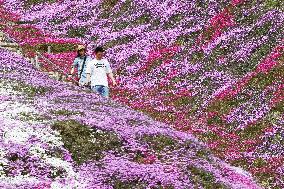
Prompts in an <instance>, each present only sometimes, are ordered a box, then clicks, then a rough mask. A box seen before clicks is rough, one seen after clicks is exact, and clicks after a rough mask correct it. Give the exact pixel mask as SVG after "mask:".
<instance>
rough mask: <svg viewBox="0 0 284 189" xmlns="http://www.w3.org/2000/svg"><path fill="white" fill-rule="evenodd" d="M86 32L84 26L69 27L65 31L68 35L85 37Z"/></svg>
mask: <svg viewBox="0 0 284 189" xmlns="http://www.w3.org/2000/svg"><path fill="white" fill-rule="evenodd" d="M86 32H87V28H86V27H81V28H80V27H79V28H70V29H69V30H68V32H67V36H68V37H82V38H84V37H85V34H86Z"/></svg>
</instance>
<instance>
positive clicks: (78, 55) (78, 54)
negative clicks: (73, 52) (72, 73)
mask: <svg viewBox="0 0 284 189" xmlns="http://www.w3.org/2000/svg"><path fill="white" fill-rule="evenodd" d="M81 50H84V51H85V52H86V49H81ZM81 50H78V51H77V56H76V58H78V57H80V53H79V51H81Z"/></svg>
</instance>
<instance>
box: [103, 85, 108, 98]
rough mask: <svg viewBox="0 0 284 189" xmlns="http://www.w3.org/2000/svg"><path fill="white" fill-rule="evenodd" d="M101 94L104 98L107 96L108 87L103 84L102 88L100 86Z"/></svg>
mask: <svg viewBox="0 0 284 189" xmlns="http://www.w3.org/2000/svg"><path fill="white" fill-rule="evenodd" d="M102 96H103V97H105V98H108V97H109V88H108V87H106V86H103V88H102Z"/></svg>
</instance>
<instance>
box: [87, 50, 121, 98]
mask: <svg viewBox="0 0 284 189" xmlns="http://www.w3.org/2000/svg"><path fill="white" fill-rule="evenodd" d="M95 55H96V58H95V59H93V60H92V61H90V62H89V63H88V66H87V70H86V74H87V79H86V81H87V83H89V82H91V89H92V91H94V92H97V93H99V94H100V95H102V96H103V97H106V98H108V97H109V86H108V77H109V78H110V79H111V81H112V84H113V85H114V86H116V85H117V83H116V81H115V79H114V76H113V73H112V69H111V67H110V64H109V62H108V60H107V59H105V58H103V56H104V49H103V48H102V47H97V48H96V49H95Z"/></svg>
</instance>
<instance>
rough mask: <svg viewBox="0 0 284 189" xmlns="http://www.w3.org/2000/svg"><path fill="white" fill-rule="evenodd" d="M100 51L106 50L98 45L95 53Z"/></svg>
mask: <svg viewBox="0 0 284 189" xmlns="http://www.w3.org/2000/svg"><path fill="white" fill-rule="evenodd" d="M98 52H105V50H104V49H103V48H102V47H97V48H96V49H95V53H98Z"/></svg>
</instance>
